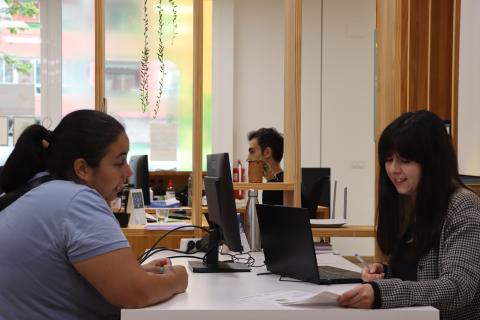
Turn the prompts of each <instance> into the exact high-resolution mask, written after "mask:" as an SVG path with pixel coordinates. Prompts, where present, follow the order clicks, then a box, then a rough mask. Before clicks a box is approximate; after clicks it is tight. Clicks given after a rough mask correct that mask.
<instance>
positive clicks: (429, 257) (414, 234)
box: [338, 111, 480, 319]
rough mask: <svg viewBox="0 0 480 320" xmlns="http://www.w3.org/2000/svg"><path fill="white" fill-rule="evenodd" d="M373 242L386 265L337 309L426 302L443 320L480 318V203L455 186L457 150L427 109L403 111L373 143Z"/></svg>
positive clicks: (366, 273) (370, 271) (367, 272)
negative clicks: (375, 146) (375, 186)
mask: <svg viewBox="0 0 480 320" xmlns="http://www.w3.org/2000/svg"><path fill="white" fill-rule="evenodd" d="M378 161H379V167H380V174H379V182H378V229H377V242H378V245H379V247H380V249H381V250H382V251H383V253H385V254H386V255H388V256H389V261H388V264H380V263H374V264H372V265H371V266H370V267H369V268H365V269H364V270H363V272H362V278H363V280H364V281H365V282H367V284H363V285H360V286H357V287H355V288H354V289H352V290H350V291H348V292H346V293H344V294H343V295H342V296H340V297H339V299H338V303H339V304H340V305H341V306H346V307H354V308H396V307H406V306H422V305H423V306H424V305H431V306H434V307H436V308H438V309H439V310H440V315H441V318H442V319H480V269H479V265H480V250H479V248H480V199H479V197H478V196H477V195H476V194H474V193H473V192H472V191H470V190H469V189H468V188H466V187H465V185H464V184H463V183H462V182H461V181H460V179H459V175H458V165H457V158H456V155H455V151H454V149H453V146H452V143H451V139H450V137H449V136H448V133H447V131H446V130H445V126H444V124H443V122H442V120H441V119H440V118H439V117H438V116H436V115H435V114H434V113H432V112H428V111H418V112H414V113H412V112H409V113H405V114H403V115H402V116H400V117H399V118H397V119H396V120H395V121H393V122H392V123H391V124H390V125H389V126H387V127H386V128H385V130H384V131H383V133H382V135H381V137H380V141H379V144H378Z"/></svg>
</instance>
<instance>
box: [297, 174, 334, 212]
mask: <svg viewBox="0 0 480 320" xmlns="http://www.w3.org/2000/svg"><path fill="white" fill-rule="evenodd" d="M329 186H330V177H321V178H320V179H318V180H317V181H315V182H314V183H313V185H312V187H311V188H308V187H306V186H305V185H304V184H302V194H301V196H302V207H303V208H307V209H308V213H309V215H310V219H314V218H315V215H316V212H317V207H318V205H319V203H320V199H321V198H322V196H323V195H324V194H325V193H326V192H328V190H329V189H328V188H329Z"/></svg>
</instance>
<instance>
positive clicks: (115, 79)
mask: <svg viewBox="0 0 480 320" xmlns="http://www.w3.org/2000/svg"><path fill="white" fill-rule="evenodd" d="M175 3H176V5H177V9H176V24H177V28H176V29H175V31H174V23H173V16H174V13H173V8H172V6H171V4H170V2H169V1H163V2H162V8H161V9H162V14H163V21H164V25H163V37H162V40H163V44H164V46H165V49H164V53H163V57H164V64H165V74H164V77H163V92H162V96H161V99H160V100H159V99H158V91H159V85H158V83H159V81H160V80H161V72H160V62H159V60H158V58H157V51H158V48H159V41H158V33H157V32H158V17H159V12H158V9H157V2H154V1H148V7H147V14H148V33H147V37H148V48H149V50H150V54H149V60H148V66H149V79H148V87H149V90H148V96H149V102H150V103H149V108H148V109H147V111H146V112H142V110H141V103H140V80H141V76H140V59H141V52H142V49H143V45H144V37H143V32H144V21H143V17H144V6H143V1H127V0H123V1H118V0H117V1H115V0H107V1H105V13H106V17H105V59H106V61H105V95H106V98H107V112H108V113H110V114H112V115H114V116H115V117H117V118H118V119H119V120H120V121H122V122H123V124H124V125H125V127H126V130H127V133H128V135H129V137H130V155H139V154H148V155H149V160H150V163H149V168H150V170H156V169H177V170H191V169H192V136H193V132H192V122H193V119H192V105H193V99H192V96H193V93H192V87H193V65H192V61H193V58H192V57H193V0H175ZM211 11H212V1H211V0H210V1H205V2H204V29H205V31H204V52H205V53H204V55H205V57H206V59H205V62H204V70H205V71H204V92H203V94H204V97H205V99H204V116H203V117H204V154H205V153H209V152H211V129H210V128H211V73H210V70H211V58H210V57H211V50H212V49H211V33H212V32H211V21H212V18H211V17H212V15H211ZM174 32H175V36H174ZM127 44H128V45H127ZM157 103H159V109H158V113H157V114H156V117H155V118H154V116H155V111H154V109H155V106H156V104H157Z"/></svg>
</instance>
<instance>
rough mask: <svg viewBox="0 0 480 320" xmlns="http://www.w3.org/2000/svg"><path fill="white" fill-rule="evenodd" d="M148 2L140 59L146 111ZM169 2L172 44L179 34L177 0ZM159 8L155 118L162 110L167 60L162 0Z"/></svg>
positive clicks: (159, 1) (144, 5) (142, 104)
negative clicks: (171, 16) (165, 56)
mask: <svg viewBox="0 0 480 320" xmlns="http://www.w3.org/2000/svg"><path fill="white" fill-rule="evenodd" d="M147 2H148V0H144V2H143V11H144V17H143V23H144V31H143V37H144V43H143V50H142V56H141V59H140V103H141V106H142V112H146V111H147V109H148V107H149V102H150V101H149V95H148V79H149V74H148V72H149V67H148V59H149V54H150V50H149V49H148V12H147ZM168 3H169V4H170V6H171V7H172V15H173V18H172V25H173V28H172V29H173V30H172V37H171V44H172V45H173V40H174V39H175V37H176V36H177V27H178V26H177V16H178V14H177V4H176V3H175V0H168ZM157 10H158V30H157V35H158V49H157V59H158V62H159V78H158V91H157V96H156V100H155V108H154V110H153V111H154V115H153V118H156V117H157V115H158V112H159V110H160V100H161V98H162V94H163V82H164V79H165V61H164V52H165V45H164V41H163V36H164V22H163V8H162V0H158V4H157Z"/></svg>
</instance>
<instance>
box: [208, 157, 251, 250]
mask: <svg viewBox="0 0 480 320" xmlns="http://www.w3.org/2000/svg"><path fill="white" fill-rule="evenodd" d="M207 176H209V177H215V178H217V179H218V182H217V183H218V190H216V191H217V195H216V197H214V196H213V195H211V198H212V199H209V197H208V196H209V195H208V193H207V202H208V203H211V201H212V200H214V201H218V206H214V207H212V208H210V204H209V205H208V206H209V210H208V218H209V220H210V221H211V222H214V223H215V224H217V225H219V226H220V227H221V229H222V230H221V231H222V236H223V240H224V242H225V243H226V245H227V246H228V248H230V250H233V251H237V252H241V251H242V250H243V248H242V243H241V241H240V233H239V225H238V218H237V208H236V206H235V196H234V193H233V183H232V174H231V171H230V160H229V157H228V153H216V154H209V155H207ZM205 188H207V186H205ZM211 209H214V210H211Z"/></svg>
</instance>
